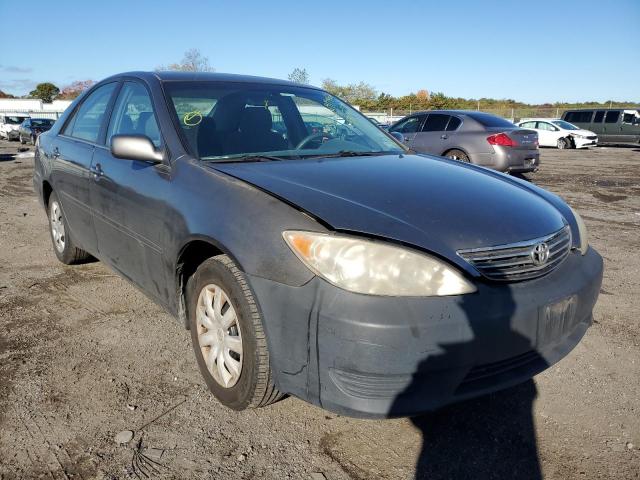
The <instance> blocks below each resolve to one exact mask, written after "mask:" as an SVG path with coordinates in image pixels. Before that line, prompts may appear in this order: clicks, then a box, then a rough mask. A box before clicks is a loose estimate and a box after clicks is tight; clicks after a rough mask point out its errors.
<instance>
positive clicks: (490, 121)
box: [467, 112, 515, 128]
mask: <svg viewBox="0 0 640 480" xmlns="http://www.w3.org/2000/svg"><path fill="white" fill-rule="evenodd" d="M467 115H469V116H470V117H471V118H473V119H474V120H475V121H476V122H478V123H480V124H481V125H483V126H485V127H489V128H491V127H498V128H513V127H515V125H514V124H513V123H511V122H510V121H508V120H505V119H504V118H500V117H497V116H495V115H491V114H490V113H482V112H478V113H475V112H474V113H468V114H467Z"/></svg>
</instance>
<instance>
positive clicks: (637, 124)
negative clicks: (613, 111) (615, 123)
mask: <svg viewBox="0 0 640 480" xmlns="http://www.w3.org/2000/svg"><path fill="white" fill-rule="evenodd" d="M620 136H621V140H620V141H621V142H633V143H636V142H638V139H639V136H640V112H639V111H637V110H624V111H623V112H622V119H621V124H620Z"/></svg>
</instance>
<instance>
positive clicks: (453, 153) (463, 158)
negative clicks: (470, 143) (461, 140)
mask: <svg viewBox="0 0 640 480" xmlns="http://www.w3.org/2000/svg"><path fill="white" fill-rule="evenodd" d="M444 156H445V157H447V158H450V159H451V160H458V161H459V162H465V163H469V162H470V160H469V155H467V154H466V153H464V152H463V151H462V150H449V151H448V152H447V153H445V155H444Z"/></svg>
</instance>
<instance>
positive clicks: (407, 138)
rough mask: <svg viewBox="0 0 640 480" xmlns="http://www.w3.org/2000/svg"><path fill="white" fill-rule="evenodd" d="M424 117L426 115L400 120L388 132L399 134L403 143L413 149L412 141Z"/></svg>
mask: <svg viewBox="0 0 640 480" xmlns="http://www.w3.org/2000/svg"><path fill="white" fill-rule="evenodd" d="M426 116H427V115H426V114H420V115H413V116H411V117H407V118H405V119H404V120H400V122H398V123H397V124H396V125H395V126H393V127H391V128H390V129H389V131H390V132H398V133H401V134H402V137H403V139H404V143H405V144H406V145H407V146H409V147H411V148H413V139H414V138H415V135H416V133H418V132H419V131H420V130H421V128H422V124H423V123H424V120H425V118H426Z"/></svg>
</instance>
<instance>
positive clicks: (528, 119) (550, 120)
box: [518, 117, 562, 123]
mask: <svg viewBox="0 0 640 480" xmlns="http://www.w3.org/2000/svg"><path fill="white" fill-rule="evenodd" d="M556 120H562V119H561V118H545V117H531V118H529V117H527V118H523V119H521V120H520V121H519V122H518V123H522V122H538V121H539V122H555V121H556Z"/></svg>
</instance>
